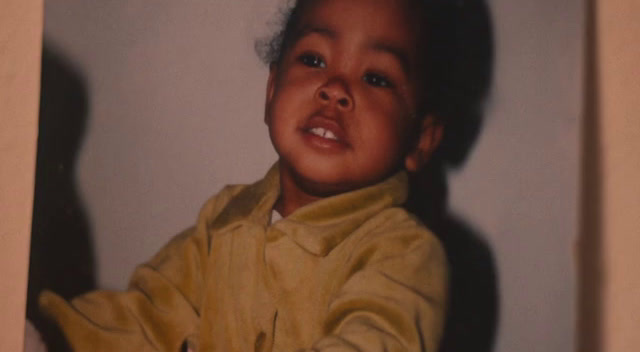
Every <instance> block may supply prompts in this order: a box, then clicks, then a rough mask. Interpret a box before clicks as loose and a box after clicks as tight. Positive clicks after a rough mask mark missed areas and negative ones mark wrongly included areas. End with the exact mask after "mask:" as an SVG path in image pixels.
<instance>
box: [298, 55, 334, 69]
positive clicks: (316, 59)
mask: <svg viewBox="0 0 640 352" xmlns="http://www.w3.org/2000/svg"><path fill="white" fill-rule="evenodd" d="M298 60H299V61H300V62H302V64H303V65H305V66H309V67H317V68H325V67H327V64H326V63H325V62H324V60H323V59H322V58H321V57H320V56H318V55H315V54H303V55H301V56H300V57H299V58H298Z"/></svg>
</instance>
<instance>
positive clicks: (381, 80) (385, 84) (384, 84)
mask: <svg viewBox="0 0 640 352" xmlns="http://www.w3.org/2000/svg"><path fill="white" fill-rule="evenodd" d="M362 80H363V81H365V82H366V83H367V84H369V85H372V86H374V87H381V88H390V87H393V84H392V83H391V81H390V80H389V79H388V78H387V77H385V76H383V75H379V74H377V73H371V72H370V73H367V74H365V75H364V77H362Z"/></svg>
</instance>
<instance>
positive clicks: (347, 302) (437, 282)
mask: <svg viewBox="0 0 640 352" xmlns="http://www.w3.org/2000/svg"><path fill="white" fill-rule="evenodd" d="M394 232H396V234H391V235H384V236H380V238H379V239H378V240H374V241H371V242H370V243H369V244H368V245H366V246H364V248H363V249H362V250H359V251H358V254H357V255H355V256H354V259H353V261H354V262H356V263H357V264H355V266H360V267H361V269H360V270H358V271H356V272H355V273H354V274H353V275H352V276H351V277H350V278H349V279H348V280H347V281H346V283H345V285H344V286H343V287H342V288H341V290H340V291H339V293H338V294H337V295H336V297H335V299H333V300H332V302H331V303H330V306H329V314H328V318H327V319H326V321H325V322H324V331H325V334H326V335H325V336H324V337H323V338H321V339H320V340H319V341H317V342H316V343H315V344H314V346H313V348H312V350H313V351H321V352H365V351H366V352H383V351H385V352H386V351H389V352H409V351H411V352H420V351H428V352H431V351H434V352H435V351H436V350H437V348H438V344H439V341H440V338H441V335H442V331H443V326H444V317H445V311H446V301H447V285H448V272H447V261H446V256H445V253H444V250H443V248H442V246H441V244H440V243H439V241H438V240H437V239H436V238H435V237H434V236H433V235H432V234H431V233H429V232H428V231H426V230H424V229H418V230H413V231H410V232H408V233H407V232H404V231H402V230H401V229H400V230H399V231H394Z"/></svg>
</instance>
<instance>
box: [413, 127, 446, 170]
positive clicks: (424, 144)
mask: <svg viewBox="0 0 640 352" xmlns="http://www.w3.org/2000/svg"><path fill="white" fill-rule="evenodd" d="M442 134H443V126H442V124H441V123H439V122H438V120H437V119H436V118H435V116H426V117H425V118H424V119H423V120H422V123H421V125H420V134H419V136H418V140H417V141H416V144H415V147H414V148H413V150H411V151H409V154H407V157H406V158H405V162H404V165H405V168H406V169H407V171H409V172H416V171H418V170H420V168H422V167H423V166H424V165H425V164H426V163H427V161H429V159H430V158H431V155H432V154H433V152H434V151H435V150H436V148H437V147H438V145H439V144H440V141H442Z"/></svg>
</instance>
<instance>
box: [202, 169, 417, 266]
mask: <svg viewBox="0 0 640 352" xmlns="http://www.w3.org/2000/svg"><path fill="white" fill-rule="evenodd" d="M407 192H408V178H407V175H406V173H405V172H404V171H401V172H398V173H396V174H395V175H393V176H391V177H389V178H388V179H386V180H384V181H382V182H380V183H378V184H375V185H373V186H369V187H365V188H361V189H358V190H355V191H351V192H346V193H342V194H339V195H337V196H333V197H328V198H325V199H321V200H318V201H315V202H313V203H311V204H308V205H305V206H304V207H301V208H299V209H297V210H296V211H295V212H293V213H292V214H290V215H289V216H288V217H286V218H283V219H281V220H279V221H277V222H275V223H274V224H272V225H271V229H270V231H267V241H268V242H271V241H275V240H277V239H278V238H280V237H282V236H283V235H286V236H289V237H290V238H291V239H292V240H293V241H294V242H296V243H297V244H298V245H299V246H300V247H302V248H304V249H305V250H306V251H308V252H310V253H312V254H314V255H318V256H326V255H327V254H329V252H330V251H331V250H332V249H333V248H334V247H335V246H337V245H338V244H339V243H340V242H342V241H343V240H344V239H345V238H346V237H347V236H348V235H349V234H351V233H352V232H353V231H355V230H356V229H357V228H358V227H359V226H360V225H362V224H363V223H364V222H365V221H366V220H368V219H369V218H371V217H372V216H374V215H376V214H378V213H379V212H381V211H382V210H384V209H386V208H390V207H394V206H399V205H401V204H402V203H404V202H405V200H406V198H407ZM279 193H280V173H279V169H278V164H277V163H276V164H275V165H274V166H273V167H271V169H270V170H269V172H267V174H266V176H265V177H264V178H263V179H262V180H260V181H258V182H256V183H254V184H252V185H249V186H248V187H246V188H244V189H243V190H242V191H240V193H238V194H237V195H236V196H235V197H234V198H233V199H232V200H231V201H230V202H229V203H228V205H227V206H226V207H225V209H224V210H223V211H222V212H221V213H220V215H219V216H218V217H217V218H216V220H215V221H214V224H212V227H213V228H221V227H223V226H226V225H230V224H231V223H234V222H237V221H242V220H246V221H250V222H253V223H255V224H259V225H262V226H263V227H264V228H267V227H268V226H269V225H268V224H269V218H270V215H271V211H272V209H273V205H274V204H275V202H276V200H277V199H278V195H279ZM273 230H276V231H273Z"/></svg>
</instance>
